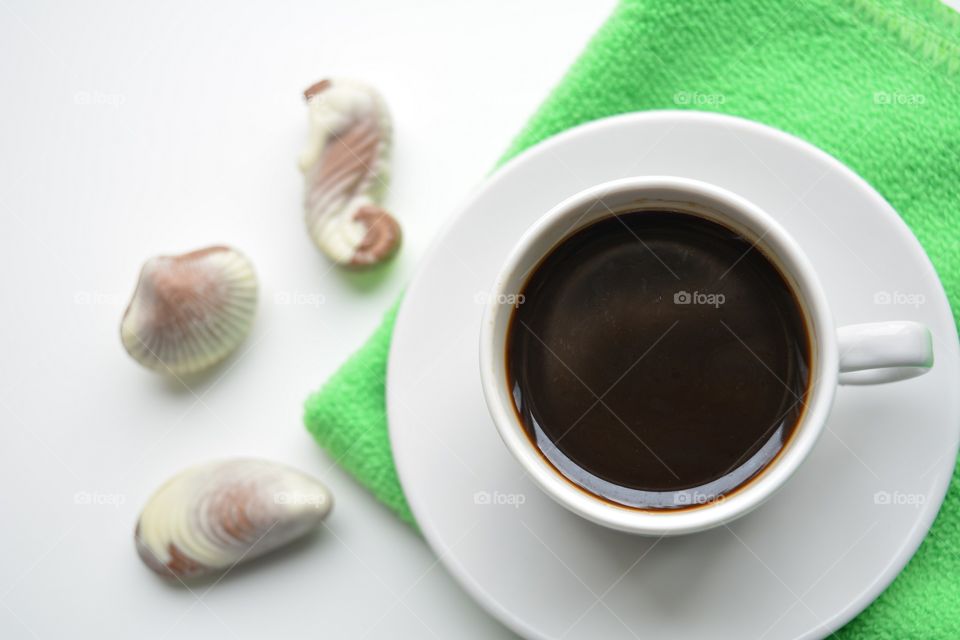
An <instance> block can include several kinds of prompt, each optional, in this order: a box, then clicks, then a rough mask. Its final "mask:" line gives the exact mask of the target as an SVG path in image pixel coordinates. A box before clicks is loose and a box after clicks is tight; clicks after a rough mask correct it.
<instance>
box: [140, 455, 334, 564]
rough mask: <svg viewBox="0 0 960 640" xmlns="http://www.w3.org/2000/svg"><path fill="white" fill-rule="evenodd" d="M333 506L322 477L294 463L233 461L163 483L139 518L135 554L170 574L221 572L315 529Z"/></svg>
mask: <svg viewBox="0 0 960 640" xmlns="http://www.w3.org/2000/svg"><path fill="white" fill-rule="evenodd" d="M332 507H333V497H332V496H331V494H330V492H329V491H328V490H327V489H326V487H324V486H323V485H322V484H321V483H320V481H318V480H316V479H314V478H312V477H310V476H308V475H307V474H305V473H302V472H301V471H298V470H296V469H293V468H291V467H288V466H285V465H282V464H278V463H275V462H270V461H267V460H257V459H234V460H226V461H219V462H212V463H208V464H204V465H201V466H197V467H193V468H190V469H187V470H186V471H183V472H181V473H180V474H178V475H176V476H174V477H173V478H171V479H170V480H168V481H167V482H166V483H165V484H164V485H163V486H161V487H160V488H159V489H158V490H157V492H156V493H154V494H153V496H152V497H151V498H150V500H149V502H147V505H146V506H145V507H144V509H143V512H142V513H141V515H140V519H139V521H138V522H137V528H136V533H135V538H136V547H137V552H138V553H139V554H140V558H141V559H142V560H143V562H144V563H145V564H146V565H147V566H148V567H150V568H151V569H153V570H154V571H156V572H157V573H159V574H161V575H164V576H167V577H177V578H181V579H185V578H192V577H196V576H203V575H209V574H214V573H219V572H222V571H225V570H228V569H230V568H232V567H233V566H234V565H236V564H238V563H240V562H245V561H247V560H250V559H252V558H256V557H258V556H261V555H263V554H265V553H268V552H270V551H272V550H274V549H277V548H279V547H282V546H284V545H286V544H288V543H289V542H291V541H293V540H295V539H297V538H299V537H301V536H303V535H304V534H306V533H307V532H309V531H311V530H312V529H314V528H316V527H317V526H318V525H319V524H320V522H321V521H322V520H323V519H324V518H325V517H326V516H327V514H328V513H329V512H330V509H331V508H332Z"/></svg>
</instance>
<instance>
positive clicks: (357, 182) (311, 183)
mask: <svg viewBox="0 0 960 640" xmlns="http://www.w3.org/2000/svg"><path fill="white" fill-rule="evenodd" d="M304 97H305V98H306V100H307V106H308V107H309V117H310V133H309V141H308V144H307V148H306V149H305V150H304V152H303V153H302V154H301V156H300V169H301V171H303V174H304V181H305V194H304V211H305V216H306V223H307V230H308V232H309V233H310V237H311V238H312V239H313V242H314V244H316V245H317V247H318V248H319V249H320V250H321V251H322V252H323V253H324V254H326V255H327V256H328V257H329V258H330V259H331V260H333V261H334V262H336V263H338V264H343V265H348V266H354V267H363V266H369V265H373V264H376V263H379V262H381V261H383V260H386V259H387V258H389V257H390V256H391V255H393V254H394V253H395V252H396V250H397V248H398V247H399V245H400V236H401V234H400V225H399V224H398V223H397V221H396V219H395V218H394V217H393V216H391V215H390V214H389V213H388V212H387V211H386V210H384V209H383V207H381V206H380V203H381V200H382V198H383V196H384V194H385V192H386V189H387V180H388V178H389V175H388V174H389V160H390V150H391V149H390V147H391V138H392V126H391V123H390V114H389V112H388V111H387V106H386V103H385V102H384V101H383V98H382V97H381V96H380V94H379V93H378V92H377V91H376V90H374V89H373V88H372V87H370V86H368V85H366V84H364V83H362V82H358V81H356V80H350V79H346V78H337V79H333V80H322V81H320V82H317V83H316V84H314V85H312V86H310V87H309V88H308V89H307V90H306V91H304Z"/></svg>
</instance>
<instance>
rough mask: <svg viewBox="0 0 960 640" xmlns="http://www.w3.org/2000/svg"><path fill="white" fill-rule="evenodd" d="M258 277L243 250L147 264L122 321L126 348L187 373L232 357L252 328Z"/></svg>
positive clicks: (140, 358)
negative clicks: (242, 252) (229, 356)
mask: <svg viewBox="0 0 960 640" xmlns="http://www.w3.org/2000/svg"><path fill="white" fill-rule="evenodd" d="M256 306H257V277H256V275H255V274H254V272H253V266H252V265H251V264H250V261H249V260H247V258H246V257H244V256H243V255H242V254H240V253H238V252H237V251H234V250H233V249H230V248H227V247H209V248H206V249H200V250H198V251H192V252H190V253H186V254H183V255H180V256H159V257H156V258H152V259H150V260H148V261H147V262H146V264H144V266H143V269H142V270H141V272H140V279H139V282H138V283H137V288H136V291H134V294H133V298H132V300H131V301H130V304H129V306H128V307H127V310H126V312H125V313H124V316H123V321H122V323H121V325H120V337H121V340H122V341H123V346H124V348H126V350H127V352H128V353H129V354H130V355H131V356H132V357H133V358H134V359H135V360H137V362H139V363H140V364H142V365H144V366H145V367H148V368H150V369H155V370H157V371H163V372H167V373H171V374H173V375H177V376H179V375H184V374H190V373H194V372H196V371H200V370H202V369H206V368H208V367H210V366H212V365H214V364H216V363H217V362H219V361H221V360H223V359H224V358H225V357H227V356H228V355H229V354H230V353H231V352H232V351H233V350H234V349H236V348H237V346H238V345H239V344H240V343H241V342H243V339H244V338H245V337H246V336H247V334H248V333H249V331H250V326H251V325H252V324H253V316H254V314H255V312H256Z"/></svg>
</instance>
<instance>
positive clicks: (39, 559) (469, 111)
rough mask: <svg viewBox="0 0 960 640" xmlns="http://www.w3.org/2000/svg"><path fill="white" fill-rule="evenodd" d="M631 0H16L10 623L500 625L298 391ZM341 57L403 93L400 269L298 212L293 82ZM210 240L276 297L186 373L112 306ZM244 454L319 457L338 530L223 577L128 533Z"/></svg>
mask: <svg viewBox="0 0 960 640" xmlns="http://www.w3.org/2000/svg"><path fill="white" fill-rule="evenodd" d="M613 4H614V3H613V2H612V1H611V0H605V1H602V2H590V3H587V2H575V1H569V2H562V3H558V2H556V1H555V0H549V1H548V0H536V1H530V0H527V1H525V2H522V3H516V2H505V1H488V2H441V1H437V2H432V1H431V2H425V1H421V2H417V3H416V4H415V6H416V7H417V8H416V9H411V8H405V7H403V6H400V5H399V3H392V2H377V1H374V0H367V1H364V2H357V1H351V2H329V1H328V2H298V3H266V2H264V3H258V4H242V3H237V2H212V3H189V2H168V3H162V4H161V3H156V4H155V5H153V6H142V5H140V4H138V3H123V2H99V3H86V2H85V3H61V4H60V5H56V6H55V5H53V4H52V3H46V2H45V3H40V2H26V1H13V0H0V43H2V44H0V51H2V53H3V55H2V56H0V87H2V94H0V95H2V96H3V100H2V107H0V108H2V110H3V111H2V113H3V116H4V117H3V118H0V140H2V143H0V172H2V173H0V175H2V176H3V178H2V180H0V220H2V227H0V229H2V231H0V268H2V270H3V276H2V278H0V299H2V300H3V305H4V307H3V310H4V313H3V321H2V323H3V324H2V328H3V331H2V332H0V362H2V366H0V438H2V439H0V469H2V471H0V473H2V484H0V486H2V489H0V505H2V514H3V515H2V518H3V527H2V529H0V544H2V547H3V549H4V553H3V554H2V555H0V637H3V638H5V639H9V638H61V637H66V636H68V635H69V636H72V637H86V636H90V637H133V636H134V635H136V636H137V637H147V638H165V637H169V638H211V637H224V638H236V637H243V638H245V637H278V638H279V637H324V638H340V637H368V638H396V637H417V638H422V637H431V636H432V635H436V636H438V637H441V638H446V637H478V638H490V637H500V636H505V635H507V632H506V631H505V630H504V629H503V628H502V627H500V626H499V625H498V624H497V623H496V622H494V621H493V620H491V619H490V618H488V617H487V616H486V615H485V614H484V613H482V612H481V611H480V610H479V609H478V608H477V607H476V606H475V605H474V604H472V603H471V602H470V601H469V599H468V598H467V597H466V595H465V594H464V593H463V592H462V591H461V590H460V589H459V588H458V587H457V586H456V585H455V584H454V583H453V581H452V580H451V579H450V578H449V577H448V576H447V575H446V573H445V572H444V570H443V569H442V568H440V567H439V566H437V564H436V561H435V557H434V556H433V554H432V553H431V551H430V550H429V549H428V548H427V547H426V545H425V544H424V543H423V541H422V540H421V539H420V538H419V537H418V536H417V534H415V533H414V532H412V531H411V530H410V529H409V528H408V527H407V526H406V525H404V524H402V523H400V522H399V521H398V520H397V519H396V518H394V517H393V515H392V514H391V513H390V512H388V511H387V510H386V509H385V508H384V507H382V506H380V505H379V504H378V503H377V502H376V501H375V500H373V499H372V498H371V497H370V496H369V495H368V494H367V493H366V491H365V490H363V489H362V488H361V487H359V485H357V484H356V483H355V482H354V481H353V480H352V479H351V478H350V477H348V476H347V475H346V474H345V473H344V472H342V471H341V470H339V469H338V468H337V467H336V466H335V465H333V464H332V461H331V460H330V459H329V458H328V457H327V456H326V454H325V453H323V452H322V451H321V450H320V449H319V448H318V447H317V446H316V445H315V444H314V443H313V441H312V440H311V439H310V438H309V436H308V435H307V433H306V431H305V430H304V428H303V426H302V421H301V414H302V406H303V400H304V398H305V397H306V395H307V394H308V393H309V392H310V391H312V390H314V389H315V388H317V387H318V386H319V385H320V384H321V383H322V382H323V381H324V380H325V379H326V378H327V377H328V376H329V375H330V374H331V373H332V372H333V371H334V370H335V369H336V367H337V366H338V365H339V364H340V363H341V362H342V361H343V359H344V358H345V357H346V356H347V355H349V353H351V352H352V351H353V350H354V349H355V348H356V347H357V346H359V345H360V344H361V342H362V341H363V340H364V339H365V338H366V337H367V335H368V333H369V332H370V331H371V330H372V329H373V328H374V327H375V326H376V325H377V323H378V322H379V320H380V316H381V314H382V312H383V311H384V309H385V308H386V307H387V306H388V305H389V303H390V302H392V301H393V300H394V299H395V298H396V296H397V294H398V293H399V291H400V290H401V288H402V286H403V284H404V283H405V282H406V281H407V280H408V279H409V277H410V275H411V273H412V270H413V268H414V266H415V264H416V261H417V258H418V257H419V256H420V255H422V253H423V251H424V249H425V247H426V245H427V244H428V243H429V241H430V239H431V237H432V235H433V234H434V233H435V231H436V230H437V228H438V227H439V225H440V224H441V223H442V221H443V220H444V219H445V218H446V216H447V215H449V214H450V213H451V212H452V211H453V210H454V209H456V208H457V206H459V204H460V203H461V202H462V201H463V199H464V198H465V196H466V195H467V194H468V193H469V191H470V189H471V188H472V187H473V186H474V185H475V184H476V183H477V182H478V181H479V180H480V179H482V177H483V176H484V175H485V174H486V172H487V171H488V170H489V169H490V167H491V166H492V165H493V163H494V162H495V160H496V159H497V157H498V156H499V154H500V153H501V152H502V151H503V150H504V148H505V147H506V145H507V143H508V142H509V140H510V138H511V137H512V136H513V135H515V134H516V132H517V131H518V130H519V129H520V127H521V126H522V124H523V122H524V121H525V120H526V118H527V117H528V116H529V114H530V113H532V112H533V110H534V109H535V108H536V106H537V105H538V104H539V102H540V101H541V100H542V98H543V97H544V96H545V95H546V93H547V92H548V90H549V89H550V87H551V86H553V85H554V84H555V83H556V81H557V80H558V79H559V78H560V76H561V75H562V73H563V71H564V70H565V69H566V67H567V66H568V65H569V64H570V62H572V61H573V60H574V58H575V57H576V55H577V53H578V52H579V51H580V49H581V48H582V47H583V45H584V44H585V43H586V41H587V39H588V38H589V36H590V34H592V32H593V31H594V30H595V29H596V28H597V27H598V26H599V25H600V24H601V23H602V21H603V19H604V18H605V17H606V15H607V14H608V13H609V11H610V9H612V6H613ZM326 75H352V76H357V77H360V78H364V79H366V80H369V81H370V82H372V83H373V84H374V85H376V86H377V87H379V88H380V89H381V90H382V92H383V93H384V94H385V96H386V98H387V100H388V102H389V103H390V106H391V107H392V110H393V113H394V118H395V123H396V138H395V142H396V151H395V162H394V172H393V173H394V177H393V184H392V189H391V192H390V194H389V197H388V200H387V203H388V205H389V208H390V209H391V210H392V211H395V212H396V214H397V216H398V217H399V218H400V220H401V221H402V223H403V226H404V231H405V246H404V248H403V250H402V253H401V255H400V257H399V260H398V261H397V263H396V264H394V265H393V266H392V268H390V269H388V270H387V271H386V272H385V273H384V275H383V276H382V277H381V278H373V279H371V278H368V277H362V276H349V275H345V274H344V273H342V272H340V271H339V270H331V269H330V268H329V265H328V264H327V263H326V262H325V261H324V259H323V258H322V257H321V256H320V255H319V254H318V253H317V251H316V250H315V249H314V248H313V247H312V245H311V244H310V242H309V240H308V239H307V235H306V233H305V231H304V228H303V223H302V219H301V216H302V213H301V205H300V202H301V178H300V175H299V173H298V171H297V169H296V164H295V161H296V156H297V154H298V153H299V151H300V147H301V145H302V144H303V142H304V140H305V135H306V111H305V108H304V106H303V104H302V101H301V97H300V92H301V91H302V89H303V88H305V87H306V86H307V85H309V84H310V83H312V82H313V81H315V80H317V79H319V78H322V77H324V76H326ZM213 243H228V244H231V245H234V246H236V247H238V248H240V249H241V250H243V251H244V252H245V253H247V255H249V256H250V257H251V259H252V260H253V262H254V265H255V267H256V268H257V270H258V274H259V276H260V280H261V303H260V309H259V315H258V318H257V322H256V326H255V328H254V331H253V334H252V335H251V337H250V339H249V340H248V342H247V343H246V344H245V345H244V346H243V347H242V348H241V353H240V354H239V355H237V356H236V357H234V358H232V359H231V360H229V361H228V362H227V363H226V364H225V365H224V366H223V367H221V368H220V369H218V370H216V371H214V372H213V374H212V375H211V376H209V377H207V378H200V379H197V380H191V381H189V387H190V388H189V389H187V388H184V386H182V385H181V384H179V383H176V382H167V381H165V380H164V379H162V378H160V377H158V376H157V375H154V374H152V373H150V372H147V371H146V370H143V369H141V368H140V367H138V366H137V365H136V364H135V363H134V362H133V361H132V360H130V359H129V358H128V357H127V355H126V354H125V353H124V351H123V349H122V347H121V345H120V340H119V335H118V328H119V322H120V317H121V315H122V312H123V309H124V307H125V304H126V302H127V298H128V296H129V294H130V293H131V292H132V290H133V286H134V283H135V280H136V276H137V273H138V271H139V268H140V265H141V263H142V262H143V261H144V260H145V259H146V258H148V257H150V256H152V255H155V254H158V253H179V252H182V251H186V250H190V249H194V248H198V247H202V246H205V245H208V244H213ZM310 296H313V297H312V298H311V297H310ZM287 298H290V299H294V300H300V301H301V302H305V303H309V302H311V301H322V304H283V303H282V302H283V301H284V300H285V299H287ZM232 455H257V456H263V457H268V458H272V459H276V460H280V461H285V462H288V463H291V464H294V465H296V466H299V467H301V468H303V469H305V470H307V471H309V472H312V473H314V474H316V475H317V476H319V477H320V478H322V479H323V480H324V481H325V482H326V483H327V484H328V485H329V486H330V487H331V488H332V490H333V492H334V493H335V495H336V498H337V506H336V509H335V512H334V514H333V515H332V516H331V518H330V520H329V521H328V524H329V530H322V531H321V532H320V533H319V534H318V535H316V536H314V537H313V538H311V539H308V540H306V541H305V542H304V543H302V544H299V545H297V546H296V547H295V548H293V549H291V550H289V551H286V552H281V553H280V554H279V555H276V556H274V557H271V558H267V559H263V560H261V561H258V562H256V563H254V564H252V565H250V566H247V567H242V568H238V569H236V570H234V571H233V572H231V573H230V574H228V575H227V576H226V578H225V579H223V580H222V581H221V582H219V583H217V584H216V585H215V586H214V587H212V588H209V585H203V586H200V587H199V588H197V589H195V590H194V592H190V591H188V590H186V589H184V588H182V587H179V586H172V585H169V584H167V583H165V582H164V581H162V580H161V579H159V578H157V577H155V576H154V575H153V574H151V573H150V572H149V571H148V570H147V569H146V568H145V567H143V566H142V565H141V564H140V561H139V560H138V559H137V557H136V554H135V552H134V548H133V541H132V532H133V526H134V523H135V521H136V517H137V514H138V512H139V510H140V507H141V506H142V504H143V502H144V501H145V500H146V499H147V497H148V496H149V495H150V493H151V492H152V491H153V490H154V489H155V488H156V486H157V485H159V484H160V483H161V482H162V481H164V480H165V479H166V478H167V477H169V476H170V475H171V474H173V473H175V472H176V471H178V470H179V469H181V468H183V467H185V466H188V465H190V464H192V463H194V462H199V461H204V460H208V459H210V458H214V457H223V456H232ZM78 495H79V498H80V499H79V502H83V499H84V497H85V496H86V497H91V501H92V502H93V503H94V504H78ZM97 502H108V503H112V504H96V503H97ZM208 588H209V590H208Z"/></svg>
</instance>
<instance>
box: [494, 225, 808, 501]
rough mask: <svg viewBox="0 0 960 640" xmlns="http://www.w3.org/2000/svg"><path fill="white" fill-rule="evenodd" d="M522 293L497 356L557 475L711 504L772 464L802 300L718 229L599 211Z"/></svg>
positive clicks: (797, 408)
mask: <svg viewBox="0 0 960 640" xmlns="http://www.w3.org/2000/svg"><path fill="white" fill-rule="evenodd" d="M522 299H523V301H524V302H523V304H522V305H520V306H519V307H518V308H517V310H516V311H515V312H514V313H513V316H512V318H511V321H510V326H509V329H508V337H507V353H506V358H507V371H508V383H509V385H510V390H511V392H512V395H513V398H514V402H515V407H516V409H517V413H518V415H519V416H520V419H521V421H522V422H523V424H524V427H525V429H526V432H527V434H528V436H529V437H530V438H531V440H532V441H533V442H534V443H535V444H536V446H537V448H538V449H539V450H540V451H541V452H542V453H543V455H544V456H545V457H546V458H547V460H549V461H550V463H551V464H552V465H553V466H554V467H555V468H557V469H558V470H559V471H560V472H561V473H562V474H563V475H564V476H566V477H567V478H568V479H569V480H570V481H572V482H574V483H575V484H577V485H579V486H580V487H582V488H584V489H586V490H587V491H589V492H591V493H593V494H595V495H598V496H600V497H602V498H604V499H606V500H609V501H612V502H616V503H619V504H623V505H627V506H631V507H637V508H644V509H675V508H683V507H690V506H695V505H698V504H704V503H708V502H711V501H714V500H716V499H717V498H718V497H721V496H725V495H727V494H729V493H730V492H731V491H733V490H735V489H736V488H737V487H739V486H741V485H743V484H745V483H746V482H748V481H749V480H750V478H752V477H754V476H756V475H757V474H758V473H759V472H760V471H761V470H762V469H764V468H765V467H766V466H767V465H768V464H770V462H771V461H772V460H774V459H775V458H776V456H777V454H778V453H779V452H780V450H781V449H782V448H783V446H784V445H785V443H786V442H787V441H788V440H789V438H790V436H791V434H792V432H793V430H794V427H795V425H796V423H797V422H798V420H799V417H800V415H801V414H802V411H803V407H804V400H805V398H806V396H807V391H808V383H809V369H810V344H809V338H808V332H807V329H806V326H805V323H804V319H803V313H802V311H801V309H800V306H799V303H798V302H797V300H796V298H795V297H794V295H793V293H792V290H791V288H790V286H789V285H788V284H787V282H786V281H785V280H784V277H783V276H782V275H781V273H780V271H779V270H778V269H777V267H776V266H775V265H774V264H773V263H771V262H770V260H768V259H767V258H766V257H765V256H764V255H763V253H762V252H761V251H760V249H759V248H757V247H755V246H753V244H752V243H751V242H750V241H749V240H747V239H745V238H743V237H742V236H740V235H738V234H737V233H736V232H734V231H732V230H730V229H727V228H726V227H724V226H721V225H719V224H716V223H714V222H711V221H709V220H706V219H704V218H700V217H697V216H694V215H690V214H685V213H678V212H672V211H637V212H631V213H626V214H620V215H618V216H611V217H610V218H606V219H604V220H601V221H599V222H596V223H594V224H592V225H590V226H588V227H586V228H584V229H582V230H580V231H578V232H577V233H575V234H573V235H572V236H570V237H569V238H567V239H566V240H565V241H563V242H562V243H561V244H560V245H559V246H557V247H556V248H555V249H554V250H553V251H552V252H551V253H550V254H549V255H548V256H547V257H546V258H544V260H542V261H541V263H540V264H539V265H538V266H537V267H536V268H535V269H534V271H533V272H532V274H531V275H530V276H529V279H528V280H527V282H526V284H525V286H524V288H523V290H522Z"/></svg>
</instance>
